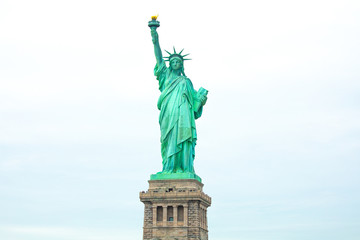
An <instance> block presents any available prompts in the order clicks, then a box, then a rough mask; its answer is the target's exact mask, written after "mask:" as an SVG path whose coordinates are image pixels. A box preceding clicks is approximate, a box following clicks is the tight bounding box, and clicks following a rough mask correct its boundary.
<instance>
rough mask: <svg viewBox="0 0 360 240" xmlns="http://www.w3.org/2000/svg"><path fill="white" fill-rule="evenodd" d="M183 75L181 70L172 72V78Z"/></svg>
mask: <svg viewBox="0 0 360 240" xmlns="http://www.w3.org/2000/svg"><path fill="white" fill-rule="evenodd" d="M180 75H181V70H180V69H179V70H171V76H172V77H178V76H180Z"/></svg>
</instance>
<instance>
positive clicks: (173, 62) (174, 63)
mask: <svg viewBox="0 0 360 240" xmlns="http://www.w3.org/2000/svg"><path fill="white" fill-rule="evenodd" d="M170 65H171V68H172V69H173V70H179V69H180V68H181V66H182V62H181V60H179V59H177V58H175V59H173V60H171V62H170Z"/></svg>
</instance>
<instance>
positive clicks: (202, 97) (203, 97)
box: [200, 95, 207, 106]
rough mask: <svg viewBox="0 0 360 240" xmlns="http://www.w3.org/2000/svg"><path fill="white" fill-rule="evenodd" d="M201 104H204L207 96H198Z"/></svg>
mask: <svg viewBox="0 0 360 240" xmlns="http://www.w3.org/2000/svg"><path fill="white" fill-rule="evenodd" d="M200 101H201V104H202V105H203V106H204V105H205V103H206V101H207V96H205V95H203V96H201V97H200Z"/></svg>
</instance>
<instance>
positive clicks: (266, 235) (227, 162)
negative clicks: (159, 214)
mask: <svg viewBox="0 0 360 240" xmlns="http://www.w3.org/2000/svg"><path fill="white" fill-rule="evenodd" d="M359 12H360V2H359V1H355V0H354V1H317V0H313V1H177V2H175V1H80V0H72V1H66V0H62V1H36V0H33V1H19V0H12V1H4V0H2V1H1V2H0V84H1V87H0V239H1V240H35V239H36V240H45V239H46V240H58V239H59V240H60V239H61V240H98V239H99V240H115V239H126V240H135V239H141V237H142V223H143V219H142V218H143V204H142V203H141V202H140V201H139V199H138V192H139V191H142V190H146V189H147V180H148V179H149V176H150V174H152V173H156V172H158V171H160V170H161V156H160V142H159V139H160V131H159V126H158V114H159V112H158V110H157V108H156V103H157V98H158V96H159V91H158V86H157V82H156V80H155V77H154V76H153V67H154V63H155V58H154V55H153V46H152V42H151V37H150V30H149V28H148V27H147V22H148V21H149V20H150V16H151V15H154V14H157V13H158V14H159V21H160V22H161V27H160V28H159V29H158V32H159V35H160V44H161V47H162V49H167V50H171V49H172V47H173V46H175V47H176V48H177V49H179V50H180V49H182V48H185V50H184V52H185V53H190V54H191V55H190V56H191V58H192V59H193V60H192V61H187V62H186V63H185V72H186V74H187V76H188V77H189V78H190V79H191V80H192V81H193V84H194V87H195V88H199V87H201V86H202V87H204V88H206V89H208V90H209V95H208V97H209V99H208V102H207V105H206V106H205V108H204V112H203V116H202V117H201V118H200V119H199V120H197V130H198V145H197V147H196V159H195V169H196V172H197V174H198V175H199V176H200V177H201V178H202V179H203V183H204V184H205V188H204V191H205V192H206V193H207V194H208V195H210V196H211V197H212V198H213V204H212V206H211V208H209V211H208V214H209V216H208V218H209V237H210V239H213V240H238V239H241V240H300V239H301V240H304V239H306V240H319V239H326V240H338V239H341V240H358V237H359V235H360V221H359V214H360V209H359V201H360V187H359V182H360V176H359V170H360V163H359V159H360V138H359V137H360V112H359V102H360V81H359V80H360V70H359V66H360V47H359V42H360V15H359ZM190 56H189V57H190Z"/></svg>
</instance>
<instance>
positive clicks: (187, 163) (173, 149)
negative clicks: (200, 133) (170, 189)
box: [154, 62, 202, 173]
mask: <svg viewBox="0 0 360 240" xmlns="http://www.w3.org/2000/svg"><path fill="white" fill-rule="evenodd" d="M170 73H171V69H170V68H167V67H166V65H165V63H164V62H162V63H161V64H160V66H159V65H158V64H156V66H155V69H154V74H155V76H156V79H157V80H158V81H159V89H160V91H161V95H160V97H159V100H158V103H157V107H158V109H159V110H160V116H159V124H160V130H161V139H160V141H161V155H162V159H163V162H162V163H163V170H162V172H163V173H181V172H190V173H194V172H195V171H194V166H193V162H194V158H195V145H196V139H197V135H196V126H195V119H197V118H199V117H200V116H201V114H202V107H200V109H199V110H198V111H197V112H194V110H193V105H194V101H195V99H196V93H197V92H196V91H195V89H194V87H193V85H192V83H191V81H190V79H189V78H187V77H185V76H175V77H172V74H170Z"/></svg>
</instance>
